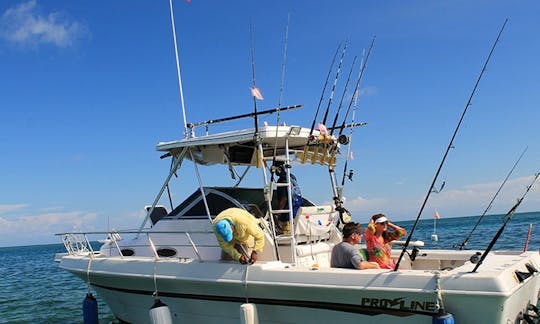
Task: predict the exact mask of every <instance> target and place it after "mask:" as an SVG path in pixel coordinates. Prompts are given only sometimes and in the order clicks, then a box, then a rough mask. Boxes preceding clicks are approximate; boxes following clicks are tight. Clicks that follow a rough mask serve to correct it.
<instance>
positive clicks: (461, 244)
mask: <svg viewBox="0 0 540 324" xmlns="http://www.w3.org/2000/svg"><path fill="white" fill-rule="evenodd" d="M527 149H528V146H527V147H525V149H524V150H523V152H522V153H521V155H520V156H519V158H518V159H517V161H516V162H515V163H514V166H512V169H510V171H509V172H508V174H507V175H506V178H504V181H503V182H502V183H501V185H500V186H499V189H498V190H497V192H496V193H495V195H494V196H493V198H491V201H490V202H489V204H488V205H487V207H486V209H485V210H484V212H483V213H482V215H480V218H478V220H477V221H476V224H474V227H473V229H472V230H471V232H470V233H469V235H467V237H466V238H465V240H463V242H461V243H460V244H459V245H457V247H459V249H460V250H463V249H464V248H465V246H467V243H468V242H469V240H470V238H471V236H472V234H473V232H474V231H475V230H476V227H477V226H478V224H480V222H481V221H482V218H484V216H485V215H486V213H487V212H488V211H489V210H490V209H491V205H492V204H493V201H495V198H497V196H498V195H499V192H501V189H502V188H503V187H504V185H505V184H506V181H507V180H508V178H510V175H511V174H512V173H513V172H514V169H515V168H516V166H517V165H518V163H519V161H520V160H521V158H522V157H523V155H524V154H525V152H526V151H527Z"/></svg>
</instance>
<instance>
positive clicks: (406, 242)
mask: <svg viewBox="0 0 540 324" xmlns="http://www.w3.org/2000/svg"><path fill="white" fill-rule="evenodd" d="M507 22H508V18H507V19H506V20H505V21H504V24H503V25H502V27H501V30H500V31H499V34H498V35H497V39H495V42H494V43H493V46H492V47H491V50H490V52H489V55H488V57H487V59H486V61H485V62H484V66H483V67H482V71H480V75H479V76H478V79H476V83H475V84H474V87H473V90H472V91H471V95H470V96H469V100H468V101H467V104H466V105H465V109H463V112H462V113H461V117H460V119H459V122H458V124H457V125H456V129H455V130H454V133H453V134H452V138H451V139H450V143H448V146H447V148H446V151H445V152H444V155H443V157H442V160H441V163H440V164H439V168H438V169H437V172H435V176H434V177H433V181H432V182H431V185H430V186H429V189H428V191H427V194H426V197H425V198H424V202H423V203H422V206H421V207H420V210H419V211H418V215H417V216H416V220H415V221H414V224H413V227H412V229H411V231H410V233H409V235H408V236H407V240H406V241H405V244H404V245H403V248H402V250H401V254H400V255H399V258H398V260H397V262H396V266H395V267H394V271H397V270H398V269H399V264H400V262H401V259H402V258H403V255H405V252H406V251H407V247H409V242H410V241H411V238H412V235H413V233H414V230H415V229H416V226H417V225H418V221H419V220H420V216H421V215H422V212H423V211H424V207H425V206H426V203H427V201H428V199H429V196H430V195H431V192H432V191H433V187H434V186H435V182H437V178H438V177H439V173H440V172H441V169H442V167H443V165H444V162H445V161H446V156H447V155H448V152H449V151H450V149H451V148H452V147H454V145H453V143H454V138H455V137H456V135H457V132H458V130H459V127H460V126H461V122H462V121H463V118H464V117H465V113H466V112H467V110H468V109H469V106H470V105H471V101H472V98H473V96H474V93H475V92H476V88H477V87H478V84H479V83H480V80H481V79H482V75H484V71H485V70H486V67H487V65H488V63H489V60H490V59H491V55H492V54H493V51H494V50H495V46H496V45H497V43H498V42H499V38H500V37H501V34H502V32H503V30H504V27H505V26H506V23H507Z"/></svg>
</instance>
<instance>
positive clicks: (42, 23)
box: [0, 0, 86, 48]
mask: <svg viewBox="0 0 540 324" xmlns="http://www.w3.org/2000/svg"><path fill="white" fill-rule="evenodd" d="M85 33H86V27H85V26H84V25H82V24H81V23H79V22H76V21H71V20H70V19H69V18H67V17H66V16H65V15H63V14H61V13H59V12H52V13H49V14H42V13H40V12H39V10H38V6H37V4H36V1H35V0H31V1H29V2H26V3H22V4H20V5H18V6H15V7H12V8H9V9H7V10H6V11H5V12H4V13H3V14H2V16H0V37H2V38H4V39H5V40H7V41H9V42H11V43H14V44H17V45H20V46H30V47H37V46H38V45H41V44H51V45H55V46H57V47H60V48H67V47H70V46H72V45H73V43H74V42H75V40H76V39H77V38H79V37H81V36H82V35H84V34H85Z"/></svg>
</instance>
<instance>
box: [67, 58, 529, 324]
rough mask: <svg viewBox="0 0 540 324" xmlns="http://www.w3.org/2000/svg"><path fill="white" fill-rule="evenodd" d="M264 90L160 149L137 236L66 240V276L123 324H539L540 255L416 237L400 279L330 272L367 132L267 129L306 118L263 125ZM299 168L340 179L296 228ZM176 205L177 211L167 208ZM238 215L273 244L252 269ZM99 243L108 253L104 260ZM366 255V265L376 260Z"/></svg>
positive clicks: (123, 233)
mask: <svg viewBox="0 0 540 324" xmlns="http://www.w3.org/2000/svg"><path fill="white" fill-rule="evenodd" d="M336 53H337V51H336ZM368 56H369V53H368ZM366 60H367V59H366ZM332 64H333V63H332ZM364 64H365V63H364ZM364 67H365V65H364ZM359 80H360V79H359ZM180 84H181V82H180ZM358 85H359V81H358V82H357V86H356V89H355V94H356V92H357V91H358ZM325 86H326V85H325ZM255 90H257V88H256V87H255V85H254V86H253V88H252V94H253V97H254V102H255V109H254V112H252V113H248V114H245V115H241V116H234V117H227V118H223V119H221V120H209V121H206V122H202V123H198V124H186V123H185V137H184V138H181V139H178V140H172V141H166V142H160V143H158V144H157V151H159V152H160V153H161V154H162V155H161V157H162V158H168V159H171V167H170V169H169V170H168V174H167V176H166V178H165V181H164V183H163V185H162V187H161V189H160V190H159V192H158V194H157V195H156V197H155V199H154V201H153V203H152V204H150V205H148V206H145V210H146V217H145V219H144V221H143V222H142V224H140V226H139V228H138V229H136V230H111V231H105V232H84V231H82V232H81V231H79V232H76V233H59V234H58V235H59V236H60V237H61V238H62V240H63V243H64V245H65V247H66V250H67V254H66V255H59V256H58V258H59V259H60V264H59V265H60V267H61V268H62V269H64V270H66V271H69V272H71V273H73V274H74V275H76V276H78V277H80V278H81V280H83V281H85V282H86V283H87V284H88V286H89V287H91V288H92V289H94V290H95V291H96V292H97V294H98V295H99V296H100V297H101V298H102V299H103V300H104V301H105V302H106V303H107V304H108V306H109V307H110V309H111V311H112V313H113V314H114V316H115V317H116V318H118V319H119V320H121V321H123V322H128V323H148V322H150V321H151V319H152V322H154V323H155V322H156V321H155V320H154V319H155V317H151V316H149V312H150V314H152V313H151V312H152V311H151V310H150V309H151V308H152V307H154V308H152V310H155V309H156V308H155V305H156V304H158V305H159V307H157V308H163V307H162V306H163V305H167V306H166V308H167V312H168V313H169V319H167V320H166V321H163V322H167V323H168V322H174V323H220V324H225V323H239V322H243V323H330V322H333V323H345V322H349V321H350V322H355V323H371V322H373V321H379V322H381V323H400V324H404V323H415V324H416V323H432V322H435V323H453V321H454V320H455V321H456V322H458V323H521V322H523V321H529V320H534V319H535V318H538V311H537V309H536V305H537V301H538V297H539V289H540V273H539V269H540V255H539V254H538V252H522V251H490V250H489V249H486V251H470V250H460V251H455V250H431V249H423V242H413V241H411V240H410V237H411V236H409V237H408V238H407V240H406V241H405V242H401V244H403V246H402V248H401V250H400V249H395V250H393V251H392V256H393V257H394V258H395V259H396V261H397V263H398V264H399V268H397V267H396V269H393V270H388V269H369V270H361V271H359V270H354V269H341V268H332V267H330V256H331V251H332V248H333V247H334V246H335V245H336V244H338V243H339V242H341V241H342V234H341V231H340V227H341V226H342V224H343V223H345V222H347V221H349V218H350V217H348V216H349V215H348V213H347V210H346V209H345V206H344V204H343V199H342V194H343V187H344V181H343V180H342V181H341V182H340V181H338V177H337V175H336V167H337V166H338V165H341V164H340V163H342V162H345V163H344V164H345V165H346V162H347V159H348V156H349V154H342V151H343V146H346V145H350V136H349V137H347V136H345V135H344V134H343V129H346V128H349V127H351V129H352V127H354V126H356V125H355V124H354V118H353V122H352V123H351V124H350V125H347V126H345V123H343V124H342V126H341V128H340V130H339V132H335V133H334V130H335V129H334V128H333V127H332V128H331V129H325V128H324V127H319V128H315V127H314V123H313V124H312V125H311V127H306V126H304V125H285V124H278V123H276V124H274V125H270V124H267V123H264V124H262V125H259V124H258V119H259V118H260V117H261V116H262V115H263V114H269V113H280V112H284V111H286V110H291V109H297V108H299V106H298V105H296V106H290V107H278V108H276V109H271V110H268V111H262V112H258V111H257V109H256V99H257V98H258V97H259V96H260V94H259V93H258V91H255ZM323 93H324V90H323ZM353 97H355V96H354V95H353ZM321 99H322V96H321ZM353 116H354V113H353ZM246 117H250V118H253V119H254V123H253V124H254V125H252V126H251V125H250V127H247V128H245V129H239V130H231V131H228V132H221V133H211V132H210V131H209V126H211V125H212V124H215V123H216V122H219V121H227V120H232V119H239V118H246ZM314 122H315V119H314ZM200 126H204V127H205V128H206V131H205V132H204V134H202V135H200V134H196V129H197V127H200ZM343 160H345V161H343ZM277 162H279V163H281V164H283V165H284V166H285V168H284V169H285V172H286V178H287V181H286V183H279V182H278V181H276V179H275V177H274V173H275V169H274V166H275V165H276V163H277ZM186 164H191V165H192V166H193V168H186V167H185V166H186ZM298 165H303V166H304V167H307V168H310V174H312V175H313V177H318V178H320V179H323V177H328V183H327V185H322V184H321V185H320V186H319V187H318V188H317V190H321V191H322V192H323V193H325V194H326V195H327V196H328V198H329V199H328V200H329V201H332V203H330V204H319V203H317V202H315V201H313V200H311V199H310V198H309V197H303V204H302V206H301V207H300V208H299V209H298V211H297V213H296V217H294V216H295V215H293V210H292V208H288V209H279V207H278V204H277V201H276V200H277V199H276V196H277V194H276V193H277V189H278V187H280V186H284V187H286V189H287V195H288V198H289V201H291V199H290V198H291V195H292V184H291V177H292V176H291V172H292V170H293V169H294V168H295V167H296V166H298ZM210 168H218V169H219V170H221V171H222V172H223V170H226V171H225V172H223V174H222V175H221V176H219V177H218V179H217V180H220V181H219V182H221V183H223V185H222V186H207V185H205V175H207V174H211V173H209V171H210V170H209V169H210ZM345 171H346V168H344V172H343V174H345V173H346V172H345ZM251 172H256V173H259V175H258V176H257V177H258V179H260V180H259V183H258V184H256V185H252V184H250V185H246V184H245V179H246V176H247V174H248V173H251ZM212 174H213V175H212V177H213V179H214V180H216V179H215V178H216V176H215V173H212ZM186 178H195V180H196V182H198V184H199V185H198V188H193V193H192V194H191V195H189V196H187V197H186V198H185V199H184V200H183V201H182V202H180V203H179V204H176V205H175V204H173V203H172V196H173V195H172V194H171V193H170V188H171V186H170V183H171V181H172V180H175V179H176V180H177V181H182V180H184V179H186ZM340 183H341V184H340ZM312 189H313V188H312ZM167 196H168V198H169V202H170V205H171V206H169V207H166V206H165V205H163V203H162V201H164V200H165V201H166V200H167V199H166V197H167ZM145 203H146V202H144V203H142V204H141V207H142V206H143V205H144V204H145ZM231 207H235V208H240V209H243V210H245V211H247V212H249V213H250V214H251V215H252V217H253V220H255V221H256V222H257V224H258V225H259V226H260V228H261V230H262V231H263V233H264V237H265V246H264V249H263V251H261V253H259V257H258V260H257V262H256V263H254V264H247V265H244V264H240V263H238V262H237V261H231V260H228V259H227V258H224V257H223V255H222V250H221V248H220V246H219V244H218V241H217V239H216V236H215V234H214V231H213V227H212V220H213V219H214V218H215V217H216V215H218V214H219V213H220V212H221V211H223V210H225V209H228V208H231ZM283 213H285V214H287V215H289V221H290V232H288V233H287V232H281V231H280V230H279V228H278V226H277V224H276V221H275V216H276V215H277V214H283ZM413 230H414V228H413ZM411 232H413V231H411ZM411 234H412V233H411ZM96 237H97V238H99V239H102V238H103V237H105V238H106V239H105V240H104V241H103V244H102V245H101V247H100V248H99V249H97V250H94V248H93V246H92V244H91V242H92V241H94V240H95V239H96ZM358 249H359V251H361V252H362V253H364V254H365V253H366V251H365V247H364V246H362V245H359V246H358ZM90 299H91V298H90ZM158 299H159V301H160V303H157V302H156V301H157V300H158ZM85 302H86V301H85ZM93 305H96V303H95V301H93ZM164 317H167V316H165V315H164ZM94 318H96V316H94ZM163 322H162V323H163Z"/></svg>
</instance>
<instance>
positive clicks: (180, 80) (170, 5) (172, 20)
mask: <svg viewBox="0 0 540 324" xmlns="http://www.w3.org/2000/svg"><path fill="white" fill-rule="evenodd" d="M169 8H170V12H171V28H172V33H173V41H174V54H175V57H176V72H177V74H178V88H179V91H180V103H181V105H182V117H183V118H184V137H185V138H188V136H189V134H188V128H187V122H186V107H185V105H184V90H183V89H182V75H181V73H180V59H179V58H178V44H177V43H178V42H177V40H176V27H175V25H174V13H173V5H172V0H169Z"/></svg>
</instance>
